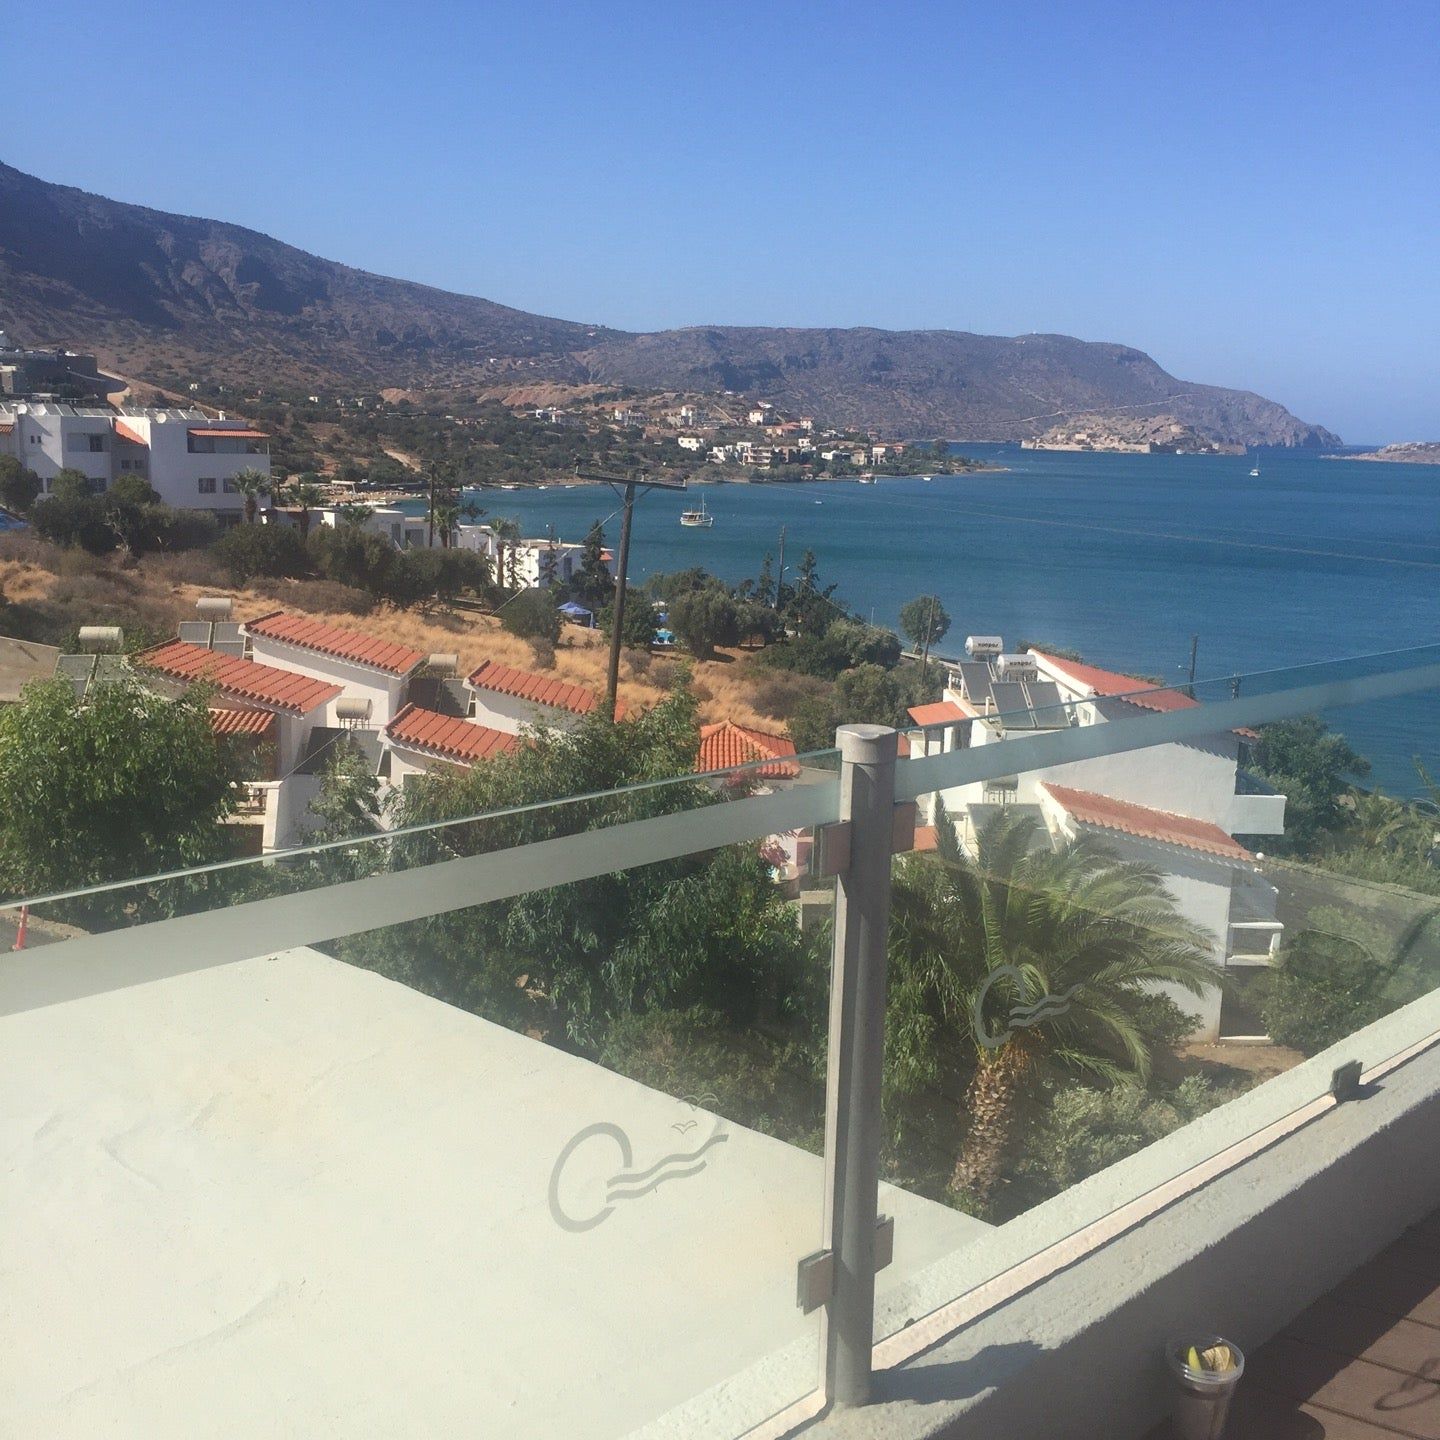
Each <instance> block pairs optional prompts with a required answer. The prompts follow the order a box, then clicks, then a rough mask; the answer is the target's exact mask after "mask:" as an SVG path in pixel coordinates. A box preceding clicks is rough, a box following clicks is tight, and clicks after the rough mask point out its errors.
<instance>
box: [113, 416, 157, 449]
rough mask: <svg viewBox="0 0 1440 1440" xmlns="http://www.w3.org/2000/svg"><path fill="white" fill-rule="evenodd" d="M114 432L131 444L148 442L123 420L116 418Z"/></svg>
mask: <svg viewBox="0 0 1440 1440" xmlns="http://www.w3.org/2000/svg"><path fill="white" fill-rule="evenodd" d="M115 433H116V434H117V435H118V436H119V437H120V438H121V439H122V440H128V441H129V442H130V443H131V444H132V445H145V444H148V443H149V442H148V441H147V440H146V439H145V437H144V436H143V435H142V434H141V433H140V432H139V431H138V430H132V429H131V428H130V427H129V426H128V425H127V424H126V423H125V422H124V421H123V420H117V421H116V422H115Z"/></svg>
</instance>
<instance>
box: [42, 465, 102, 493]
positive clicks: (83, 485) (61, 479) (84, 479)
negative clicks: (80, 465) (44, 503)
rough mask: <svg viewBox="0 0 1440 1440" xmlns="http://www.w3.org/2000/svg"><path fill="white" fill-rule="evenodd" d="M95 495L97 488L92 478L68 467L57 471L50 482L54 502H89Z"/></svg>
mask: <svg viewBox="0 0 1440 1440" xmlns="http://www.w3.org/2000/svg"><path fill="white" fill-rule="evenodd" d="M94 494H95V487H94V485H92V484H91V483H90V477H89V476H88V475H86V474H85V473H84V471H82V470H75V469H72V468H71V467H70V466H68V465H67V466H66V467H65V469H63V470H57V471H56V472H55V476H54V478H53V479H52V480H51V481H50V498H51V499H52V500H89V499H91V498H92V497H93V496H94Z"/></svg>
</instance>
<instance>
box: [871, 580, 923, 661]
mask: <svg viewBox="0 0 1440 1440" xmlns="http://www.w3.org/2000/svg"><path fill="white" fill-rule="evenodd" d="M870 620H871V623H872V624H873V623H874V620H875V617H874V615H871V617H870ZM934 628H935V597H934V596H933V595H932V596H930V598H929V601H928V603H927V604H926V606H925V644H924V646H923V647H922V648H921V651H920V678H921V679H922V680H923V679H924V678H925V671H926V670H927V669H928V668H929V666H930V633H931V631H932V630H934Z"/></svg>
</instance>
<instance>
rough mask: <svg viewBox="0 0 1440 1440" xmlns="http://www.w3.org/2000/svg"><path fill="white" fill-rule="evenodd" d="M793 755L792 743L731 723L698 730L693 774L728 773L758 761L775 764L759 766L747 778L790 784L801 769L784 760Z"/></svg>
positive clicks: (725, 722)
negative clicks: (696, 753) (771, 761)
mask: <svg viewBox="0 0 1440 1440" xmlns="http://www.w3.org/2000/svg"><path fill="white" fill-rule="evenodd" d="M794 754H795V742H794V741H793V740H791V739H789V738H788V737H787V736H784V735H771V734H769V733H768V732H767V731H764V730H751V729H749V728H748V727H747V726H744V725H737V724H736V723H735V722H734V721H733V720H721V721H720V722H718V723H717V724H715V725H702V726H701V727H700V753H699V755H698V757H697V758H696V762H695V772H696V774H698V775H707V774H709V773H710V772H711V771H712V770H731V769H733V768H734V767H735V766H737V765H753V764H754V763H755V762H756V761H757V760H774V761H777V762H779V763H777V764H774V765H761V766H760V767H759V768H758V769H755V770H747V771H746V774H747V775H754V776H758V777H762V778H765V779H774V780H791V779H794V778H795V776H797V775H798V774H799V773H800V767H799V766H798V765H797V764H795V763H794V761H793V760H788V759H787V758H786V757H789V756H793V755H794Z"/></svg>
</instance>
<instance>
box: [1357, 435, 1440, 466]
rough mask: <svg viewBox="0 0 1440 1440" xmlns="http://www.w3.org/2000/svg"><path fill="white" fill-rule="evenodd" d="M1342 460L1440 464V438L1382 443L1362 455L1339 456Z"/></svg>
mask: <svg viewBox="0 0 1440 1440" xmlns="http://www.w3.org/2000/svg"><path fill="white" fill-rule="evenodd" d="M1336 458H1337V459H1342V460H1388V461H1390V462H1391V463H1392V464H1397V465H1440V440H1406V441H1404V442H1402V443H1400V444H1396V445H1382V446H1381V447H1380V448H1379V449H1378V450H1366V451H1365V452H1364V453H1363V454H1360V455H1342V456H1337V457H1336Z"/></svg>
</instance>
